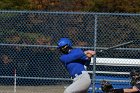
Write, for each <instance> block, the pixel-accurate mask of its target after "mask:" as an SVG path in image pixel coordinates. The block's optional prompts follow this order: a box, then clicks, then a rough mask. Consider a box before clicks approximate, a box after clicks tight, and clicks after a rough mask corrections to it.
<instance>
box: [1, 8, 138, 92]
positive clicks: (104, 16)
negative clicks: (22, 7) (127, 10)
mask: <svg viewBox="0 0 140 93" xmlns="http://www.w3.org/2000/svg"><path fill="white" fill-rule="evenodd" d="M139 25H140V15H139V14H117V13H116V14H115V13H79V12H40V11H0V37H1V38H0V47H1V48H0V66H1V67H0V91H1V93H25V92H26V93H63V91H64V89H65V87H67V85H69V84H71V83H72V80H71V79H70V76H69V74H68V72H67V71H66V69H65V68H64V66H63V65H62V63H61V62H60V60H59V56H60V54H59V52H58V50H57V49H56V45H57V41H58V40H59V39H60V38H62V37H69V38H71V40H72V41H73V45H74V47H75V48H76V47H80V48H82V49H83V50H86V49H92V50H96V51H98V50H101V49H106V48H108V47H112V46H115V45H118V44H121V43H124V42H129V41H132V40H138V39H140V26H139ZM139 58H140V45H139V44H130V45H127V46H123V47H119V48H115V49H113V50H109V51H105V52H103V53H99V54H97V55H96V56H95V57H94V59H93V60H92V62H91V65H90V66H89V67H88V68H87V70H88V71H89V73H90V75H91V79H93V81H94V80H95V81H96V82H95V85H94V83H93V84H91V88H90V89H89V93H92V91H95V90H96V92H101V89H100V81H101V80H109V81H111V82H112V84H113V85H114V87H116V88H120V87H124V88H125V87H129V86H130V84H129V72H130V71H131V70H132V69H139V66H140V60H139ZM93 62H94V63H95V64H93ZM95 68H96V72H95V71H94V70H93V69H95ZM94 73H96V76H93V74H94ZM94 75H95V74H94ZM92 86H93V87H94V88H95V90H93V89H92Z"/></svg>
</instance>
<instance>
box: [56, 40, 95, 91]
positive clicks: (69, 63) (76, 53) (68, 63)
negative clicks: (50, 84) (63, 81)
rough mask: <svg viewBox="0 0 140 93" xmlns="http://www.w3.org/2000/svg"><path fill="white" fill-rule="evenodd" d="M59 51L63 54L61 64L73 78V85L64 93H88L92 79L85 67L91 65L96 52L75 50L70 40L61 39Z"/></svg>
mask: <svg viewBox="0 0 140 93" xmlns="http://www.w3.org/2000/svg"><path fill="white" fill-rule="evenodd" d="M58 49H59V50H60V51H61V52H62V53H63V55H61V57H60V60H61V62H62V63H63V64H64V66H65V67H66V69H67V70H68V72H69V74H70V76H71V77H72V78H73V83H72V84H71V85H70V86H68V87H67V88H66V89H65V91H64V93H87V91H88V88H89V86H90V84H91V79H90V76H89V74H88V72H87V71H86V70H85V67H84V65H85V64H87V63H90V60H91V57H92V56H93V55H95V51H92V50H87V51H83V50H82V49H80V48H75V49H73V48H72V42H71V40H70V39H69V38H61V39H60V40H59V41H58Z"/></svg>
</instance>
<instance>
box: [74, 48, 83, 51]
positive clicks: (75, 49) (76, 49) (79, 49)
mask: <svg viewBox="0 0 140 93" xmlns="http://www.w3.org/2000/svg"><path fill="white" fill-rule="evenodd" d="M72 51H83V50H82V49H81V48H74V49H72Z"/></svg>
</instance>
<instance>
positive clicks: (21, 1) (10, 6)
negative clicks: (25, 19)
mask: <svg viewBox="0 0 140 93" xmlns="http://www.w3.org/2000/svg"><path fill="white" fill-rule="evenodd" d="M0 9H1V10H26V9H29V1H28V0H1V1H0Z"/></svg>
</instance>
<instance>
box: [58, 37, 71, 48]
mask: <svg viewBox="0 0 140 93" xmlns="http://www.w3.org/2000/svg"><path fill="white" fill-rule="evenodd" d="M57 45H58V47H57V48H61V47H63V46H65V45H67V46H68V47H72V42H71V40H70V39H69V38H61V39H60V40H59V41H58V43H57Z"/></svg>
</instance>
